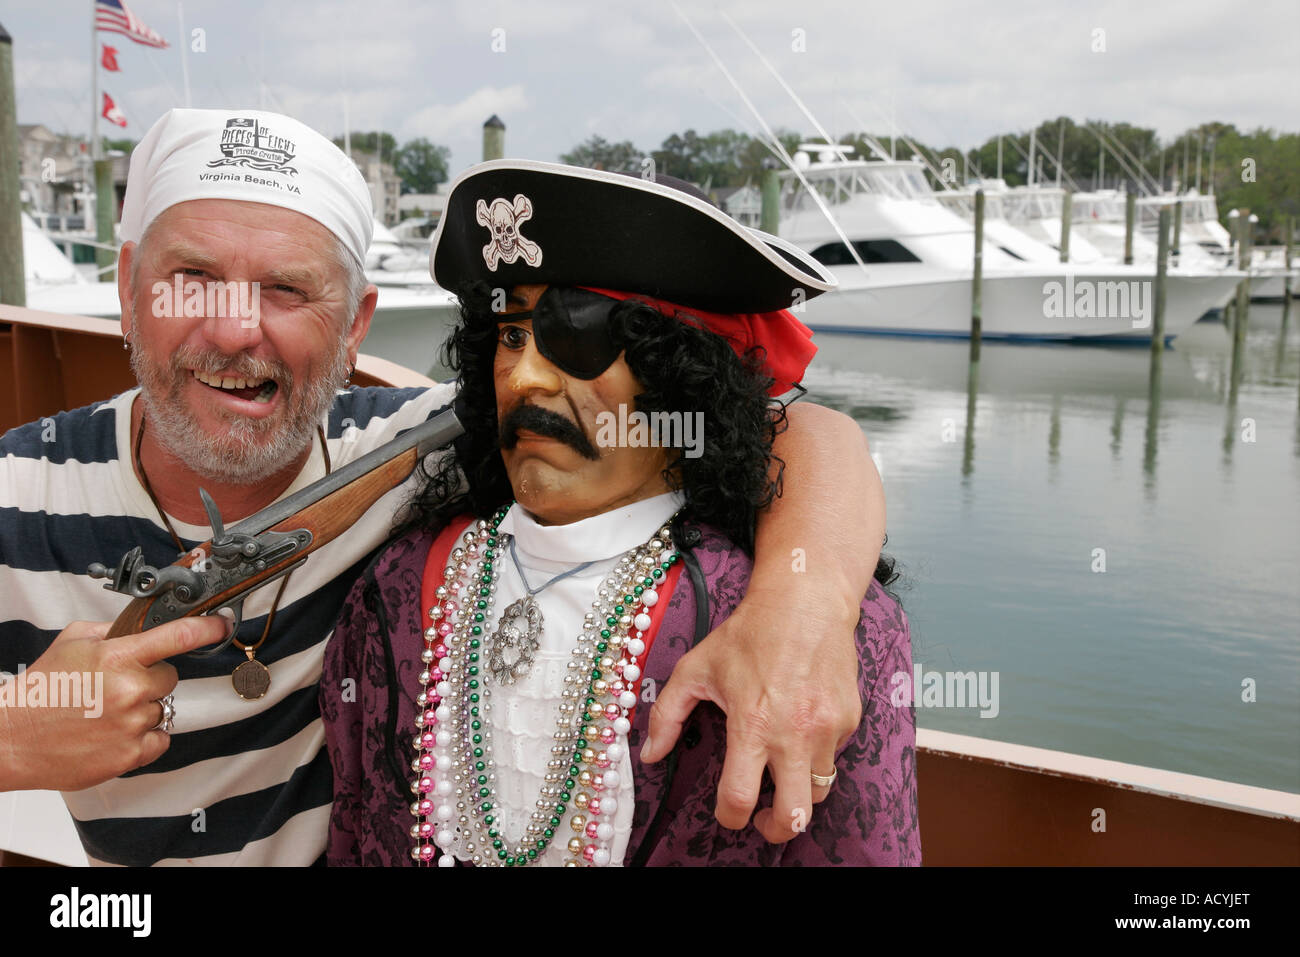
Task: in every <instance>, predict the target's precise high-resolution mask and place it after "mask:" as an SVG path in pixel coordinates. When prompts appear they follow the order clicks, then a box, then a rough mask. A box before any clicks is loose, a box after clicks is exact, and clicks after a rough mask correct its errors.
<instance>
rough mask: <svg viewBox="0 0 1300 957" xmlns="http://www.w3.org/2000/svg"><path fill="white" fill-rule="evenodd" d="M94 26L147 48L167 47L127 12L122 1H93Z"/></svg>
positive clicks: (141, 22) (160, 38)
mask: <svg viewBox="0 0 1300 957" xmlns="http://www.w3.org/2000/svg"><path fill="white" fill-rule="evenodd" d="M95 26H96V28H98V29H100V30H105V31H107V32H109V33H120V34H122V35H123V36H126V37H130V38H131V39H132V40H134V41H135V42H136V43H142V44H144V45H145V46H147V47H158V48H159V49H162V48H163V47H165V46H167V41H166V40H164V39H163V38H162V37H161V36H160V35H158V34H157V33H155V32H154V31H153V30H151V29H149V27H147V26H145V23H144V21H143V20H141V19H140V18H139V17H137V16H136V15H135V14H134V13H132V12H131V11H130V10H128V9H127V7H126V4H125V3H123V2H122V0H95Z"/></svg>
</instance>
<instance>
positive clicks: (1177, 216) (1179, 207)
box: [1169, 199, 1183, 262]
mask: <svg viewBox="0 0 1300 957" xmlns="http://www.w3.org/2000/svg"><path fill="white" fill-rule="evenodd" d="M1182 239H1183V201H1182V200H1181V199H1180V200H1178V201H1177V202H1176V203H1174V239H1173V243H1172V245H1171V248H1170V250H1169V253H1170V255H1172V256H1173V257H1174V261H1175V262H1177V261H1178V255H1179V253H1180V252H1181V246H1182Z"/></svg>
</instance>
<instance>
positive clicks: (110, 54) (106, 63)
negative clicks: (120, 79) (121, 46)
mask: <svg viewBox="0 0 1300 957" xmlns="http://www.w3.org/2000/svg"><path fill="white" fill-rule="evenodd" d="M99 65H100V66H102V67H103V68H104V69H105V70H107V71H108V72H109V73H119V72H121V67H119V66H118V65H117V49H116V48H115V47H111V46H109V45H108V44H107V43H105V44H104V53H103V55H102V56H101V57H100V58H99Z"/></svg>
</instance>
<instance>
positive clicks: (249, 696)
mask: <svg viewBox="0 0 1300 957" xmlns="http://www.w3.org/2000/svg"><path fill="white" fill-rule="evenodd" d="M230 682H231V684H233V685H234V686H235V691H236V693H238V695H239V696H240V697H241V698H243V699H244V700H246V701H256V700H257V699H258V698H260V697H262V696H263V695H264V694H266V692H267V689H268V688H270V687H271V671H270V669H269V668H267V667H266V665H264V664H262V663H261V662H260V661H257V660H256V659H253V660H249V661H245V662H243V663H242V664H240V666H239V667H238V668H236V669H235V670H234V672H232V673H231V675H230Z"/></svg>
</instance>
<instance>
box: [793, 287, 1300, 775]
mask: <svg viewBox="0 0 1300 957" xmlns="http://www.w3.org/2000/svg"><path fill="white" fill-rule="evenodd" d="M1295 326H1296V322H1295V318H1294V316H1292V317H1290V318H1289V321H1288V322H1287V323H1286V324H1285V325H1284V323H1283V313H1282V307H1281V306H1270V305H1259V304H1255V305H1253V306H1252V308H1251V310H1250V318H1249V323H1248V325H1247V328H1246V332H1245V335H1244V338H1243V341H1242V343H1241V347H1240V349H1238V350H1236V352H1237V354H1236V356H1235V361H1234V350H1233V339H1232V335H1231V333H1230V331H1229V330H1228V329H1227V328H1226V327H1225V326H1224V324H1223V323H1222V322H1221V321H1208V320H1207V321H1203V322H1200V323H1198V324H1197V325H1196V326H1194V327H1193V328H1192V329H1191V330H1189V331H1188V332H1187V333H1185V334H1184V335H1182V336H1181V337H1179V339H1178V340H1176V341H1175V343H1174V344H1173V346H1172V347H1171V348H1170V349H1167V350H1164V351H1163V352H1162V353H1159V354H1158V355H1156V356H1154V357H1153V355H1152V353H1151V352H1150V350H1148V349H1146V348H1141V347H1089V346H1076V345H1057V344H1051V345H1047V344H1044V345H1020V344H1007V343H999V342H985V343H983V347H982V350H981V356H980V361H979V362H978V363H971V362H970V361H969V349H968V346H967V344H966V343H964V342H948V341H943V340H915V339H893V338H885V337H866V336H850V335H840V336H835V335H819V336H818V337H817V340H818V342H819V344H820V345H821V352H820V353H819V354H818V358H817V359H816V360H815V361H814V364H813V366H812V368H811V369H810V370H809V375H808V376H807V378H806V379H805V385H806V386H808V388H809V392H810V397H811V398H813V399H814V400H816V401H818V402H822V403H824V404H826V405H830V406H832V407H834V408H838V409H841V410H842V411H844V412H846V413H848V414H850V415H854V416H855V418H857V420H858V421H859V422H860V423H861V424H862V427H863V430H864V432H866V434H867V436H868V438H869V439H870V441H871V445H872V450H873V453H874V456H875V458H876V460H877V463H878V465H879V466H880V469H881V474H882V476H883V477H884V481H885V488H886V493H887V496H888V499H889V551H890V553H891V554H893V555H894V556H895V557H897V558H898V559H900V560H901V565H902V569H903V572H904V576H905V578H906V589H905V590H904V591H903V593H902V595H901V597H902V599H903V603H904V607H905V608H906V609H907V612H908V615H909V618H910V620H911V622H912V629H913V643H914V654H915V657H916V660H917V661H920V662H922V663H923V664H924V666H925V668H926V670H929V669H931V668H934V669H947V670H951V671H962V672H966V671H976V672H978V671H997V672H999V673H1000V698H1001V701H1000V709H999V713H998V715H997V717H995V718H987V719H981V718H980V717H978V713H977V711H976V710H974V709H965V710H959V709H946V710H945V709H940V708H932V709H926V708H924V707H922V708H918V711H917V717H918V721H919V722H920V724H921V726H923V727H932V728H940V729H943V730H948V731H957V732H961V733H965V734H974V735H979V736H983V737H990V738H998V739H1002V740H1007V741H1014V742H1017V743H1021V744H1029V745H1036V746H1040V747H1048V748H1056V749H1060V750H1064V751H1072V752H1077V753H1082V754H1090V755H1095V756H1098V757H1104V758H1111V759H1115V760H1121V761H1129V762H1133V763H1137V764H1147V765H1152V766H1156V767H1163V768H1169V769H1172V770H1176V771H1184V772H1187V773H1192V774H1201V775H1205V776H1208V777H1215V778H1223V779H1227V780H1233V781H1240V782H1243V783H1247V784H1254V785H1259V786H1263V787H1272V788H1281V789H1285V790H1289V791H1300V754H1298V753H1297V751H1298V748H1297V742H1298V741H1300V647H1298V643H1297V640H1296V639H1297V637H1298V634H1297V630H1298V628H1297V622H1300V539H1298V537H1297V535H1296V532H1297V530H1298V529H1300V412H1298V410H1297V399H1298V392H1300V368H1298V367H1300V333H1298V332H1297V330H1296V328H1295ZM864 408H866V409H870V410H871V414H870V415H868V416H864V415H861V414H859V411H858V410H860V409H864ZM1243 699H1253V700H1243Z"/></svg>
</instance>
